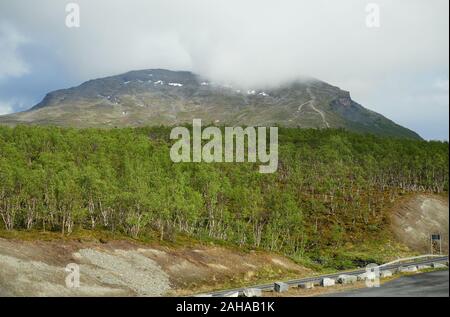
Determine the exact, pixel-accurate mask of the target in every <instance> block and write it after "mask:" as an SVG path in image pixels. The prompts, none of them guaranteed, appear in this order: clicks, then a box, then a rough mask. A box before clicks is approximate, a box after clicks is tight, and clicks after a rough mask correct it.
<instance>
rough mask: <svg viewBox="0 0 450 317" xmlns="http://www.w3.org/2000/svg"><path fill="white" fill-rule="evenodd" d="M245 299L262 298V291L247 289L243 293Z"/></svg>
mask: <svg viewBox="0 0 450 317" xmlns="http://www.w3.org/2000/svg"><path fill="white" fill-rule="evenodd" d="M243 294H244V297H261V296H262V291H261V290H260V289H259V288H247V289H245V290H244V292H243Z"/></svg>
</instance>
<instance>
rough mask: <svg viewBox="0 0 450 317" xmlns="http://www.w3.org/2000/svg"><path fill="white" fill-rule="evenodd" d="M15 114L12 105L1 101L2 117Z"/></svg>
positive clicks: (0, 112)
mask: <svg viewBox="0 0 450 317" xmlns="http://www.w3.org/2000/svg"><path fill="white" fill-rule="evenodd" d="M11 112H13V107H12V104H11V103H9V102H4V101H1V100H0V116H1V115H4V114H9V113H11Z"/></svg>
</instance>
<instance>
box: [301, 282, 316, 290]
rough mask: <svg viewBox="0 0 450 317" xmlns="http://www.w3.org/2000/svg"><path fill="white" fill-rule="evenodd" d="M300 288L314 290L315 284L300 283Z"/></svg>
mask: <svg viewBox="0 0 450 317" xmlns="http://www.w3.org/2000/svg"><path fill="white" fill-rule="evenodd" d="M298 287H300V288H303V289H311V288H314V282H304V283H300V284H298Z"/></svg>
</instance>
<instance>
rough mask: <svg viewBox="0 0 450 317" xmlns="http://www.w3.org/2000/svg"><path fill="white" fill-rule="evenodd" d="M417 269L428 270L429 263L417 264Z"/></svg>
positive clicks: (429, 267)
mask: <svg viewBox="0 0 450 317" xmlns="http://www.w3.org/2000/svg"><path fill="white" fill-rule="evenodd" d="M417 269H418V270H419V271H422V270H429V269H431V265H424V264H421V265H418V266H417Z"/></svg>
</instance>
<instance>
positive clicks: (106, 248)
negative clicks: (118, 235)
mask: <svg viewBox="0 0 450 317" xmlns="http://www.w3.org/2000/svg"><path fill="white" fill-rule="evenodd" d="M70 263H75V264H77V265H78V267H79V272H80V287H79V288H69V287H67V286H66V277H67V276H68V275H69V272H66V271H65V268H66V266H67V265H68V264H70ZM310 273H311V272H310V271H309V270H307V269H305V268H302V267H300V266H298V265H296V264H294V263H293V262H291V261H290V260H288V259H286V258H284V257H281V256H278V255H275V254H269V253H262V252H240V251H236V250H231V249H228V248H223V247H216V246H212V247H208V246H198V247H195V248H194V247H180V248H172V247H161V246H158V247H150V246H148V245H147V246H146V245H139V244H135V243H131V242H124V241H111V242H108V243H100V242H88V243H86V242H78V241H20V240H11V239H0V295H1V296H161V295H174V296H175V295H186V294H191V293H193V292H200V291H205V290H211V289H213V288H221V287H229V286H231V285H234V284H236V283H244V282H247V283H250V284H251V283H253V282H256V281H258V280H260V279H261V278H265V277H267V278H270V277H273V278H276V277H280V276H289V275H295V276H299V275H300V276H301V275H303V276H305V275H308V274H310Z"/></svg>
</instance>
